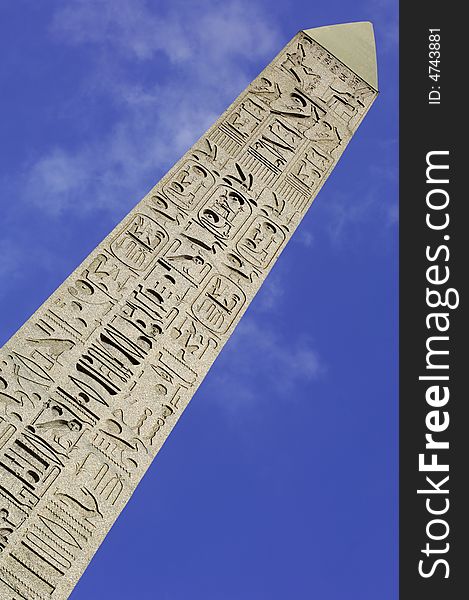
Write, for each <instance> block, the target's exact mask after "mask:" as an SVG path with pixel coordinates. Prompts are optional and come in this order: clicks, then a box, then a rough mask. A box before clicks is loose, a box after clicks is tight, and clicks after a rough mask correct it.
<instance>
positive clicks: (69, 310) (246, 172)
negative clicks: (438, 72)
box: [0, 24, 377, 600]
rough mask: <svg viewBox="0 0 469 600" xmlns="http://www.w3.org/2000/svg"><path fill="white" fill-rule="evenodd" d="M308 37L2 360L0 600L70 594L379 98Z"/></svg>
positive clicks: (360, 35) (247, 94)
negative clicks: (365, 116)
mask: <svg viewBox="0 0 469 600" xmlns="http://www.w3.org/2000/svg"><path fill="white" fill-rule="evenodd" d="M337 27H338V28H344V27H345V28H346V29H347V33H348V35H349V43H350V44H351V47H353V44H354V41H353V40H355V41H356V42H357V41H358V42H360V43H359V44H358V46H359V47H360V48H361V50H360V52H362V51H363V53H364V54H367V52H369V54H370V56H369V57H367V59H368V60H369V62H371V63H372V64H373V65H375V54H374V41H373V33H372V29H371V26H370V25H369V24H350V25H346V26H337ZM324 29H332V30H333V29H334V28H324ZM315 31H318V32H321V29H319V30H308V31H307V32H300V33H299V34H298V35H297V36H295V38H294V39H293V40H292V41H291V42H290V43H289V44H288V45H287V46H286V47H285V49H284V50H282V51H281V52H280V54H279V55H278V56H277V57H276V58H275V59H274V60H273V61H272V63H270V64H269V65H268V66H267V68H266V69H265V70H264V71H263V72H262V73H261V74H260V75H259V77H257V78H256V79H255V80H254V81H253V83H252V84H251V85H250V86H249V87H248V88H247V89H246V90H245V91H244V92H243V93H242V94H241V95H240V96H239V97H238V98H237V100H236V101H235V102H234V103H233V104H232V105H231V106H230V107H229V108H228V110H227V111H226V112H225V113H224V114H223V115H222V116H221V117H220V119H219V120H218V121H217V122H216V123H215V124H214V125H213V127H212V128H211V129H209V131H208V132H207V133H206V134H205V135H204V136H203V137H202V138H201V139H200V140H199V141H198V142H197V143H196V144H195V145H194V146H193V147H192V148H191V149H190V150H189V151H188V152H187V154H186V155H185V156H184V157H183V158H182V159H181V160H180V161H179V162H178V163H177V164H176V165H175V166H174V167H173V168H172V169H171V170H170V171H169V173H168V174H167V175H166V176H165V177H164V178H163V179H162V180H161V181H160V182H159V183H157V184H156V185H155V187H154V188H153V189H152V190H151V191H150V192H149V193H148V194H147V195H146V196H145V198H144V199H143V200H142V201H141V202H140V203H139V204H138V205H137V206H136V207H135V209H134V210H133V211H132V212H131V213H130V214H129V215H128V217H127V218H126V219H125V220H124V221H123V222H122V223H121V224H120V225H119V226H118V227H117V228H116V229H115V230H114V231H113V232H112V233H111V234H110V235H109V236H108V237H107V238H106V239H105V240H104V241H103V242H102V243H101V244H100V245H99V246H98V247H97V248H96V250H95V251H94V252H92V253H91V255H90V256H89V257H88V258H87V259H86V260H85V261H84V262H83V263H82V264H81V265H80V266H79V267H78V268H77V269H76V270H75V271H74V272H73V273H72V274H71V275H70V277H69V278H68V279H67V280H66V281H65V282H64V283H63V284H62V285H61V286H60V287H59V288H58V289H57V290H56V291H55V292H54V293H53V294H52V296H51V297H50V298H49V299H48V300H47V301H46V302H45V303H44V304H43V306H41V307H40V308H39V310H38V311H37V312H36V313H35V314H34V315H33V316H32V317H31V318H30V319H29V320H28V322H27V323H25V325H24V326H23V327H22V328H21V329H20V330H19V331H18V332H17V333H16V334H15V335H14V336H13V337H12V338H11V339H10V340H9V342H8V343H7V344H6V345H5V346H4V347H3V348H2V349H1V350H0V598H1V599H2V600H3V599H8V600H20V599H21V600H49V599H53V600H54V599H63V598H67V597H68V595H69V594H70V592H71V590H72V588H73V586H74V585H75V583H76V582H77V580H78V578H79V577H80V575H81V574H82V572H83V571H84V569H85V568H86V565H87V564H88V562H89V561H90V559H91V557H92V556H93V554H94V552H95V551H96V549H97V548H98V546H99V544H100V543H101V541H102V540H103V538H104V537H105V535H106V533H107V531H108V530H109V529H110V527H111V525H112V524H113V522H114V520H115V519H116V518H117V516H118V514H119V513H120V511H121V510H122V508H123V507H124V505H125V503H126V502H127V501H128V499H129V497H130V495H131V494H132V491H133V490H134V489H135V487H136V485H137V484H138V482H139V480H140V479H141V477H142V476H143V474H144V472H145V470H146V469H147V468H148V466H149V465H150V463H151V461H152V459H153V458H154V456H155V455H156V453H157V452H158V450H159V449H160V447H161V445H162V444H163V442H164V441H165V439H166V437H167V436H168V434H169V433H170V431H171V429H172V428H173V427H174V425H175V423H176V422H177V420H178V418H179V417H180V415H181V413H182V411H183V410H184V408H185V407H186V405H187V403H188V402H189V400H190V399H191V397H192V396H193V394H194V392H195V390H196V389H197V387H198V385H199V384H200V382H201V381H202V379H203V377H204V376H205V374H206V373H207V371H208V369H209V368H210V366H211V364H212V363H213V361H214V360H215V358H216V357H217V355H218V353H219V352H220V350H221V349H222V347H223V345H224V343H225V342H226V340H227V339H228V337H229V336H230V334H231V333H232V331H233V328H234V327H235V326H236V324H237V322H238V321H239V320H240V318H241V317H242V315H243V313H244V311H245V310H246V308H247V307H248V305H249V303H250V301H251V300H252V298H253V296H254V294H255V293H256V292H257V290H258V289H259V287H260V285H261V284H262V282H263V280H264V279H265V277H266V276H267V274H268V272H269V270H270V269H271V268H272V266H273V264H274V263H275V261H276V259H277V258H278V256H279V254H280V252H281V251H282V249H283V248H284V246H285V244H286V243H287V241H288V239H289V238H290V237H291V235H292V233H293V231H294V230H295V228H296V226H297V225H298V223H299V221H300V219H301V218H302V216H303V215H304V214H305V212H306V210H307V209H308V207H309V206H310V204H311V202H312V201H313V199H314V197H315V196H316V194H317V192H318V191H319V189H320V188H321V186H322V185H323V183H324V181H325V180H326V178H327V177H328V175H329V173H330V172H331V170H332V169H333V168H334V166H335V164H336V163H337V160H338V159H339V157H340V155H341V154H342V152H343V150H344V149H345V147H346V145H347V143H348V141H349V140H350V138H351V136H352V134H353V133H354V131H355V130H356V128H357V127H358V125H359V123H360V121H361V120H362V119H363V117H364V115H365V114H366V112H367V110H368V108H369V107H370V105H371V104H372V102H373V101H374V99H375V97H376V94H377V92H376V89H375V88H376V83H375V79H373V77H372V76H370V77H368V76H367V71H366V69H365V70H363V69H362V67H361V66H360V65H362V64H363V60H362V61H361V62H359V61H358V62H357V65H358V66H356V67H355V65H354V63H353V52H352V53H351V60H350V61H349V62H348V65H349V66H347V65H345V64H343V63H342V62H340V61H339V60H337V58H335V57H334V56H333V55H332V54H331V53H330V52H329V51H328V50H327V49H326V48H325V47H324V46H325V45H326V46H327V40H328V38H327V35H324V31H323V32H322V34H321V35H322V37H321V43H322V44H323V45H322V46H321V45H319V44H318V43H317V42H316V41H315V40H314V38H315ZM326 33H327V32H326ZM318 37H320V35H319V34H318ZM341 39H342V38H341ZM350 40H351V41H350ZM331 45H332V46H333V43H332V38H331ZM358 46H357V47H358ZM365 63H366V61H365ZM367 64H368V63H367ZM354 67H355V69H354ZM354 71H355V72H354ZM360 75H361V76H360ZM370 82H371V84H372V85H370ZM373 85H374V86H375V87H372V86H373Z"/></svg>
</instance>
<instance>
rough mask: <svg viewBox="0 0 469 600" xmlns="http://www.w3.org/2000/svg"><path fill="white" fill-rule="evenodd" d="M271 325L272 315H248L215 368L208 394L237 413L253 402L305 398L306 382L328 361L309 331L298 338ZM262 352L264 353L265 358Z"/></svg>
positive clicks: (240, 412)
mask: <svg viewBox="0 0 469 600" xmlns="http://www.w3.org/2000/svg"><path fill="white" fill-rule="evenodd" d="M281 329H283V328H279V329H278V330H274V329H272V321H271V320H268V321H266V322H265V323H263V320H262V319H260V318H259V316H258V315H256V316H255V317H253V316H251V315H246V316H245V317H243V320H242V321H241V322H240V323H239V325H238V326H237V328H236V331H235V332H234V333H233V335H232V337H231V338H230V341H229V342H228V344H227V346H226V348H225V349H224V350H223V370H221V369H215V370H214V371H212V372H211V377H210V378H209V379H208V381H207V383H206V386H207V388H206V389H207V390H208V392H209V393H208V394H207V397H208V398H210V399H211V401H212V402H216V403H217V405H219V407H220V408H222V409H223V410H226V411H227V414H228V415H229V416H232V417H235V418H237V417H239V416H240V415H241V414H242V413H243V411H244V410H245V409H246V408H249V406H250V405H251V404H252V403H259V402H266V401H269V399H270V400H274V399H275V400H279V399H280V400H283V401H287V402H289V403H292V402H296V401H299V400H302V395H301V392H300V393H295V392H298V391H299V390H300V389H301V390H303V391H304V384H305V383H307V382H310V381H313V380H315V379H317V378H318V377H321V376H322V375H324V373H325V372H326V367H325V365H324V363H323V361H322V359H321V358H320V356H319V354H318V352H317V351H316V350H315V348H314V346H313V343H312V340H311V338H310V337H307V336H305V337H301V338H295V336H293V335H286V334H288V332H285V331H282V330H281ZM260 357H262V358H261V359H260Z"/></svg>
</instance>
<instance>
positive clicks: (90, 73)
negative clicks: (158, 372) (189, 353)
mask: <svg viewBox="0 0 469 600" xmlns="http://www.w3.org/2000/svg"><path fill="white" fill-rule="evenodd" d="M360 20H371V21H372V22H373V23H374V26H375V33H376V38H377V46H378V58H379V65H378V66H379V80H380V90H381V93H380V96H379V97H378V100H377V101H376V102H375V104H374V106H373V108H372V109H371V111H370V113H369V115H368V116H367V118H366V119H365V120H364V122H363V124H362V126H361V127H360V130H359V131H358V133H357V134H356V136H355V137H354V139H353V140H352V142H351V143H350V145H349V147H348V149H347V151H346V153H345V155H344V156H343V158H342V159H341V161H340V163H339V166H338V167H337V168H336V169H335V171H334V172H333V174H332V175H331V177H330V178H329V180H328V182H327V183H326V185H325V187H324V188H323V190H322V191H321V193H320V195H319V196H318V199H317V200H316V202H315V203H314V204H313V207H312V208H311V210H310V211H309V213H308V215H307V216H306V217H305V219H304V220H303V222H302V224H301V225H300V227H299V229H298V230H297V232H296V233H295V236H294V238H293V239H292V241H291V242H290V244H289V246H288V247H287V249H286V250H285V251H284V252H283V254H282V256H281V258H280V259H279V261H278V263H277V265H276V266H275V268H274V269H273V271H272V273H271V275H270V276H269V278H268V280H267V281H266V283H265V284H264V286H263V288H262V290H261V291H260V292H259V294H258V295H257V297H256V298H255V300H254V302H253V303H252V305H251V307H250V308H249V310H248V312H247V313H246V315H245V317H244V319H243V321H242V322H241V324H240V325H239V327H238V329H237V330H236V332H235V333H234V334H233V336H232V338H231V340H230V341H229V342H228V344H227V346H226V347H225V349H224V350H223V352H222V354H221V355H220V357H219V358H218V359H217V361H216V363H215V365H214V366H213V368H212V370H211V372H210V374H209V376H208V377H207V379H206V381H205V382H204V383H203V384H202V386H201V388H200V389H199V391H198V392H197V394H196V396H195V397H194V399H193V401H192V402H191V404H190V405H189V408H188V409H187V410H186V412H185V414H184V415H183V417H182V418H181V420H180V422H179V423H178V425H177V426H176V428H175V430H174V432H173V434H172V435H171V436H170V438H169V439H168V441H167V442H166V444H165V446H164V447H163V449H162V450H161V452H160V454H159V455H158V457H157V458H156V460H155V461H154V463H153V466H152V467H151V468H150V470H149V471H148V473H147V475H146V476H145V478H144V480H143V481H142V483H141V484H140V486H139V487H138V489H137V491H136V492H135V494H134V496H133V498H132V500H131V502H130V503H129V505H128V506H127V508H126V509H125V510H124V512H123V513H122V515H121V518H120V519H119V520H118V522H117V523H116V525H115V526H114V527H113V529H112V530H111V532H110V534H109V535H108V537H107V539H106V540H105V542H104V543H103V545H102V546H101V549H100V551H99V552H98V553H97V555H96V556H95V558H94V560H93V562H92V563H91V565H90V567H89V568H88V570H87V572H86V574H85V575H84V577H83V578H82V580H81V581H80V583H79V584H78V586H77V588H76V589H75V591H74V593H73V594H72V600H85V599H86V600H92V599H94V598H96V599H97V598H105V599H107V598H112V599H113V600H121V599H122V600H123V599H126V600H128V599H130V598H132V599H133V598H138V599H142V600H147V599H148V600H153V599H155V600H187V599H188V598H190V599H191V600H199V599H200V600H202V599H203V600H285V598H295V599H301V600H303V599H308V600H316V599H318V600H343V599H344V598H346V599H347V600H377V599H379V600H391V599H395V598H397V493H398V489H397V292H398V288H397V224H398V223H397V183H398V181H397V150H398V147H397V142H398V139H397V135H398V134H397V131H398V129H397V126H398V99H397V94H398V81H397V59H398V54H397V53H398V46H397V42H398V33H397V0H363V1H355V2H349V1H346V0H340V1H339V0H329V1H327V2H326V1H323V0H321V1H317V2H312V1H308V2H306V1H296V2H279V1H277V0H270V1H267V0H266V1H264V0H225V1H224V2H215V1H214V0H198V1H195V0H171V1H169V0H168V1H165V0H164V1H156V0H146V1H145V0H67V1H66V2H63V1H59V0H57V1H55V0H42V1H41V2H36V1H35V0H15V2H2V3H1V4H0V48H1V56H2V61H1V66H0V89H1V90H2V92H1V94H0V107H1V114H2V119H1V120H0V148H1V156H2V160H1V161H0V187H1V194H0V198H1V200H0V202H1V214H2V222H3V227H2V228H1V231H0V315H1V318H0V345H1V344H3V343H4V342H5V341H6V340H7V339H8V338H9V337H10V335H12V334H13V333H14V332H15V331H16V329H18V327H19V326H20V325H21V324H22V323H23V322H24V321H25V320H26V319H27V318H28V317H29V316H30V315H31V313H32V312H33V311H34V310H35V309H36V308H37V307H38V306H39V305H40V304H41V303H42V302H43V301H44V300H45V299H46V298H47V297H48V296H49V294H50V293H51V292H52V291H53V290H54V289H55V288H56V287H57V286H58V285H59V284H60V283H61V282H62V281H63V279H64V278H65V277H66V276H67V275H68V274H69V273H70V272H71V271H72V270H73V269H74V268H75V267H76V266H77V265H78V264H79V262H81V260H82V259H83V258H84V257H85V256H86V255H87V254H88V253H89V252H90V251H91V250H92V249H93V248H94V247H95V246H96V244H98V243H99V241H100V240H101V239H102V238H103V237H104V236H105V235H106V234H107V233H108V232H109V231H110V230H111V229H112V227H114V226H115V225H116V224H117V223H118V222H119V221H120V220H121V219H122V218H123V216H124V215H125V214H126V213H127V212H128V211H129V210H130V208H131V207H132V206H133V205H134V204H135V203H136V202H137V201H138V200H139V199H140V198H141V197H142V196H143V195H144V194H145V193H146V192H147V191H148V189H149V188H150V187H151V186H152V185H153V184H154V183H155V182H156V181H157V180H158V179H159V178H160V177H161V176H162V175H163V174H164V172H165V171H166V170H167V169H168V168H169V167H170V166H171V165H172V164H173V163H174V162H175V161H176V160H177V159H178V158H179V157H180V156H181V155H182V154H183V153H184V152H185V151H186V150H187V148H188V147H189V146H190V145H192V143H193V142H194V141H195V140H196V139H197V138H198V137H199V135H200V134H201V133H203V131H204V130H205V129H207V127H208V126H209V125H210V124H211V123H212V122H213V121H214V120H215V119H216V118H217V116H218V115H219V114H220V113H221V112H222V111H223V110H224V109H225V108H226V107H227V106H228V105H229V104H230V103H231V102H232V100H233V99H234V98H235V97H236V95H237V94H238V93H239V92H240V91H241V90H242V89H243V88H244V87H245V86H246V85H247V84H248V83H249V82H250V81H251V80H252V79H253V78H254V77H255V76H256V75H257V74H258V73H259V71H260V70H261V69H262V68H263V67H264V66H265V65H266V64H267V62H269V61H270V60H271V59H272V58H273V56H274V55H275V54H276V53H277V52H278V51H279V50H280V49H281V48H282V47H283V46H284V45H285V43H286V42H287V41H289V39H290V38H291V37H293V35H294V34H295V33H296V32H297V31H298V30H299V29H304V28H312V27H316V26H321V25H328V24H333V23H340V22H347V21H360Z"/></svg>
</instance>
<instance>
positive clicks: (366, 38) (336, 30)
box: [304, 21, 378, 91]
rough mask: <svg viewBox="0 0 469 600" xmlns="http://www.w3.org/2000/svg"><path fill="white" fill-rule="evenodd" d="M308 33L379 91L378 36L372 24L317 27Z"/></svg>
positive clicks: (364, 22) (307, 32)
mask: <svg viewBox="0 0 469 600" xmlns="http://www.w3.org/2000/svg"><path fill="white" fill-rule="evenodd" d="M304 32H305V33H306V34H307V35H308V36H309V37H310V38H312V39H313V40H315V41H316V42H318V44H320V45H321V46H322V47H323V48H325V49H326V50H327V51H328V52H330V53H331V54H333V55H334V56H335V57H336V58H337V59H339V60H340V61H341V62H342V63H344V64H345V65H347V67H349V69H351V70H352V71H353V72H354V73H356V74H357V75H358V76H359V77H361V78H362V79H363V80H364V81H366V83H368V84H369V85H370V86H371V87H372V88H374V89H375V90H376V91H377V90H378V69H377V63H376V46H375V36H374V32H373V25H372V24H371V23H370V22H369V21H360V22H357V23H343V24H340V25H328V26H326V27H316V28H315V29H305V30H304Z"/></svg>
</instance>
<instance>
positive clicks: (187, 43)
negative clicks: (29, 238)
mask: <svg viewBox="0 0 469 600" xmlns="http://www.w3.org/2000/svg"><path fill="white" fill-rule="evenodd" d="M51 34H52V36H53V38H54V39H55V40H56V41H57V42H58V43H60V44H67V45H70V44H71V45H76V46H80V47H83V48H84V49H86V48H91V49H92V51H93V54H94V55H95V57H96V59H95V60H94V65H95V66H94V68H93V70H92V71H90V72H89V73H88V75H87V77H86V78H85V79H84V80H83V81H81V82H80V84H79V85H80V86H81V93H83V94H86V93H88V90H91V91H92V93H99V95H100V97H101V98H103V102H104V103H109V105H112V106H114V107H117V108H118V110H119V117H118V118H117V119H116V120H115V121H113V122H112V123H110V126H109V130H108V131H107V132H105V133H104V134H103V133H102V132H101V129H100V130H99V131H100V133H99V135H95V136H94V137H93V136H91V137H90V138H89V139H88V140H87V141H86V143H81V144H76V145H73V144H72V145H68V146H67V147H64V146H55V147H52V148H50V149H49V150H48V151H47V152H46V153H45V154H43V155H42V156H37V157H36V158H35V160H34V161H33V162H32V163H31V164H29V165H28V166H27V167H26V169H25V173H24V182H25V187H24V197H23V199H24V201H26V202H30V203H32V204H33V205H36V206H40V207H41V209H42V210H46V211H48V212H49V213H50V214H52V215H60V214H62V213H63V212H64V211H75V212H76V211H79V212H80V213H81V214H82V213H84V212H85V213H86V211H87V210H89V209H91V208H92V209H93V210H96V208H103V209H106V210H110V211H112V210H116V209H117V210H120V208H122V206H128V202H129V201H130V200H131V201H132V203H135V201H136V200H137V199H136V198H132V197H130V198H129V196H131V195H132V191H134V190H135V189H141V188H140V187H139V185H140V186H141V185H142V182H147V185H148V186H149V185H151V184H152V183H154V182H155V181H156V180H157V178H158V177H157V175H158V174H160V175H161V174H163V173H164V171H165V170H166V169H167V168H168V167H169V166H171V164H172V163H173V162H174V161H175V160H176V159H177V158H179V156H180V155H181V154H182V153H183V152H184V151H185V150H186V149H187V148H188V147H190V146H191V145H192V143H194V141H195V140H196V139H197V138H198V137H199V136H200V135H201V134H202V133H203V132H204V131H205V130H206V129H207V128H208V126H209V125H211V123H212V122H213V121H214V120H215V118H216V117H217V115H218V114H219V113H220V112H222V110H223V109H224V108H226V106H227V105H228V104H229V103H230V102H231V101H232V100H233V99H234V97H235V96H236V95H237V94H238V93H239V92H240V91H241V90H242V89H243V88H244V87H245V85H246V84H247V83H248V81H249V80H250V79H251V78H252V76H253V75H254V74H256V73H255V72H254V73H253V72H252V69H253V65H255V64H256V63H257V61H259V60H260V59H265V58H270V56H271V55H272V54H273V52H274V49H276V48H278V45H279V41H278V34H277V31H276V29H275V27H274V26H273V25H272V24H269V18H268V15H266V14H263V13H262V12H261V11H260V10H259V8H258V7H256V6H253V5H252V4H251V3H249V2H248V1H247V0H227V1H226V2H223V3H220V5H219V7H218V8H217V10H216V11H214V10H213V3H210V2H206V1H202V2H184V3H181V2H180V1H178V0H175V1H173V2H167V3H164V2H163V3H161V4H159V6H158V11H156V10H155V9H154V8H153V9H151V6H150V4H149V3H148V2H146V1H144V0H72V1H71V2H68V3H67V4H66V5H64V6H62V7H60V8H59V9H58V11H57V12H56V14H55V15H54V18H53V21H52V23H51ZM155 60H162V61H163V62H164V64H163V71H164V70H166V72H168V70H169V72H170V74H171V82H168V81H162V80H161V79H160V80H158V79H157V78H155V79H154V80H153V81H148V78H147V79H144V78H143V77H142V78H140V79H139V78H138V77H136V76H135V71H136V70H137V69H135V67H136V65H137V64H138V63H142V62H145V63H146V64H147V67H148V64H149V63H150V61H155ZM158 170H159V173H157V171H158ZM145 191H146V189H145ZM130 205H131V204H130Z"/></svg>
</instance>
